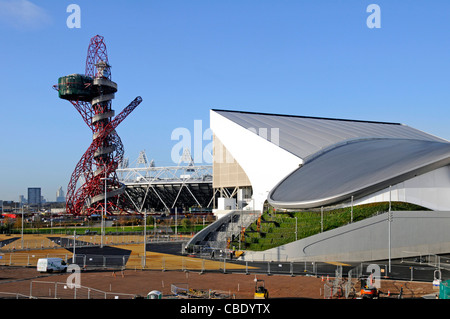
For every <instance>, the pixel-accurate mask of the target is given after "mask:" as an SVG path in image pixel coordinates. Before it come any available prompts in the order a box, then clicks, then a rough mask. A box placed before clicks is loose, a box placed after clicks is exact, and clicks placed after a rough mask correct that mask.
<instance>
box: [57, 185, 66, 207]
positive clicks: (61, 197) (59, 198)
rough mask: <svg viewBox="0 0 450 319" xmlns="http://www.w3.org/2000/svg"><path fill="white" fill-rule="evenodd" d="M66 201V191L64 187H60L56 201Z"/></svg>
mask: <svg viewBox="0 0 450 319" xmlns="http://www.w3.org/2000/svg"><path fill="white" fill-rule="evenodd" d="M65 201H66V197H65V195H64V191H63V189H62V187H60V188H59V189H58V190H57V191H56V202H57V203H64V202H65Z"/></svg>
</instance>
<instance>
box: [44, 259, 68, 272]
mask: <svg viewBox="0 0 450 319" xmlns="http://www.w3.org/2000/svg"><path fill="white" fill-rule="evenodd" d="M66 270H67V265H66V263H65V262H64V260H62V259H61V258H39V260H38V262H37V271H39V272H54V271H55V272H58V271H59V272H65V271H66Z"/></svg>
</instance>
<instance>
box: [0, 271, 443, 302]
mask: <svg viewBox="0 0 450 319" xmlns="http://www.w3.org/2000/svg"><path fill="white" fill-rule="evenodd" d="M68 276H69V274H54V275H50V276H49V275H47V274H41V273H38V272H37V271H36V268H24V267H8V266H5V267H0V292H9V293H19V294H23V295H29V294H30V283H31V281H33V280H34V281H51V282H60V283H65V282H66V280H67V277H68ZM80 278H81V282H80V284H81V286H84V287H89V288H94V289H98V290H101V291H105V292H115V293H123V294H133V295H140V296H144V297H145V296H146V295H147V294H148V293H149V292H150V291H152V290H159V291H161V292H162V293H163V295H165V296H168V295H170V294H171V291H170V287H171V284H175V285H178V286H186V285H188V286H189V288H192V289H205V290H209V289H212V290H220V291H226V292H229V293H230V294H231V295H234V297H235V298H236V299H253V293H254V288H255V281H254V280H255V278H257V279H262V280H264V282H265V287H266V288H267V289H268V291H269V298H311V299H324V295H323V294H324V285H325V284H327V282H326V281H323V279H322V278H316V277H308V276H295V277H290V276H281V275H272V276H268V275H254V274H250V275H245V274H231V273H229V274H223V273H211V272H206V273H204V274H200V273H198V272H182V271H150V270H125V271H123V272H121V271H117V272H113V271H92V272H91V271H86V272H82V273H81V277H80ZM401 287H402V288H403V297H404V298H416V297H420V296H422V295H426V294H432V293H436V292H437V291H436V290H435V289H433V287H432V284H431V283H417V282H399V281H382V283H381V289H380V290H381V291H383V292H385V293H387V292H388V291H389V292H390V294H391V298H397V296H398V293H399V292H400V288H401Z"/></svg>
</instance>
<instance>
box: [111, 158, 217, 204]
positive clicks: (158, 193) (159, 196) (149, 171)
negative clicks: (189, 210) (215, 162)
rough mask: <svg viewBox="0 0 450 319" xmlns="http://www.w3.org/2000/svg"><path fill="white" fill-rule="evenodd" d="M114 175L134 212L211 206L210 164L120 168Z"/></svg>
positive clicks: (212, 197)
mask: <svg viewBox="0 0 450 319" xmlns="http://www.w3.org/2000/svg"><path fill="white" fill-rule="evenodd" d="M117 174H118V177H119V180H120V182H122V183H123V184H125V186H126V194H127V196H128V197H129V198H130V200H131V201H132V202H133V205H134V206H135V209H136V210H137V211H142V210H143V209H144V208H145V209H150V210H160V209H164V210H166V211H168V210H170V209H171V208H174V207H191V206H196V207H202V208H207V207H211V206H212V205H213V200H214V192H213V189H212V166H211V165H199V166H196V165H193V163H190V164H188V165H184V166H183V165H178V166H163V167H153V166H148V167H135V168H120V169H117Z"/></svg>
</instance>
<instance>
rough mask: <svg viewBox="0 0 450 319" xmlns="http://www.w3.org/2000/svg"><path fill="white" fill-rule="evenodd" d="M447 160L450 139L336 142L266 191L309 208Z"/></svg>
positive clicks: (274, 201)
mask: <svg viewBox="0 0 450 319" xmlns="http://www.w3.org/2000/svg"><path fill="white" fill-rule="evenodd" d="M448 164H450V143H447V142H440V141H433V140H416V139H404V138H376V139H359V140H352V141H348V142H347V143H340V144H336V145H335V146H334V147H330V148H329V149H328V150H326V151H323V152H321V153H319V154H317V155H316V156H313V157H311V158H310V159H309V160H307V161H306V162H305V163H304V165H303V166H302V167H300V168H299V169H297V170H295V171H294V172H293V173H292V174H290V175H289V176H287V177H286V178H285V179H283V180H282V181H281V182H280V183H279V184H278V185H277V186H275V187H274V188H273V189H272V191H271V192H270V193H269V195H268V201H269V203H270V204H271V205H273V206H274V207H282V208H293V209H294V208H296V209H299V208H300V209H301V208H314V207H320V206H325V205H332V204H337V203H339V202H342V201H348V200H349V199H350V197H351V196H354V197H355V198H359V197H362V196H365V195H367V194H370V193H373V192H376V191H379V190H381V189H383V188H386V187H389V185H393V184H396V183H399V182H402V181H405V180H407V179H410V178H413V177H414V176H417V175H420V174H424V173H426V172H429V171H431V170H434V169H437V168H439V167H442V166H445V165H448Z"/></svg>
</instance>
